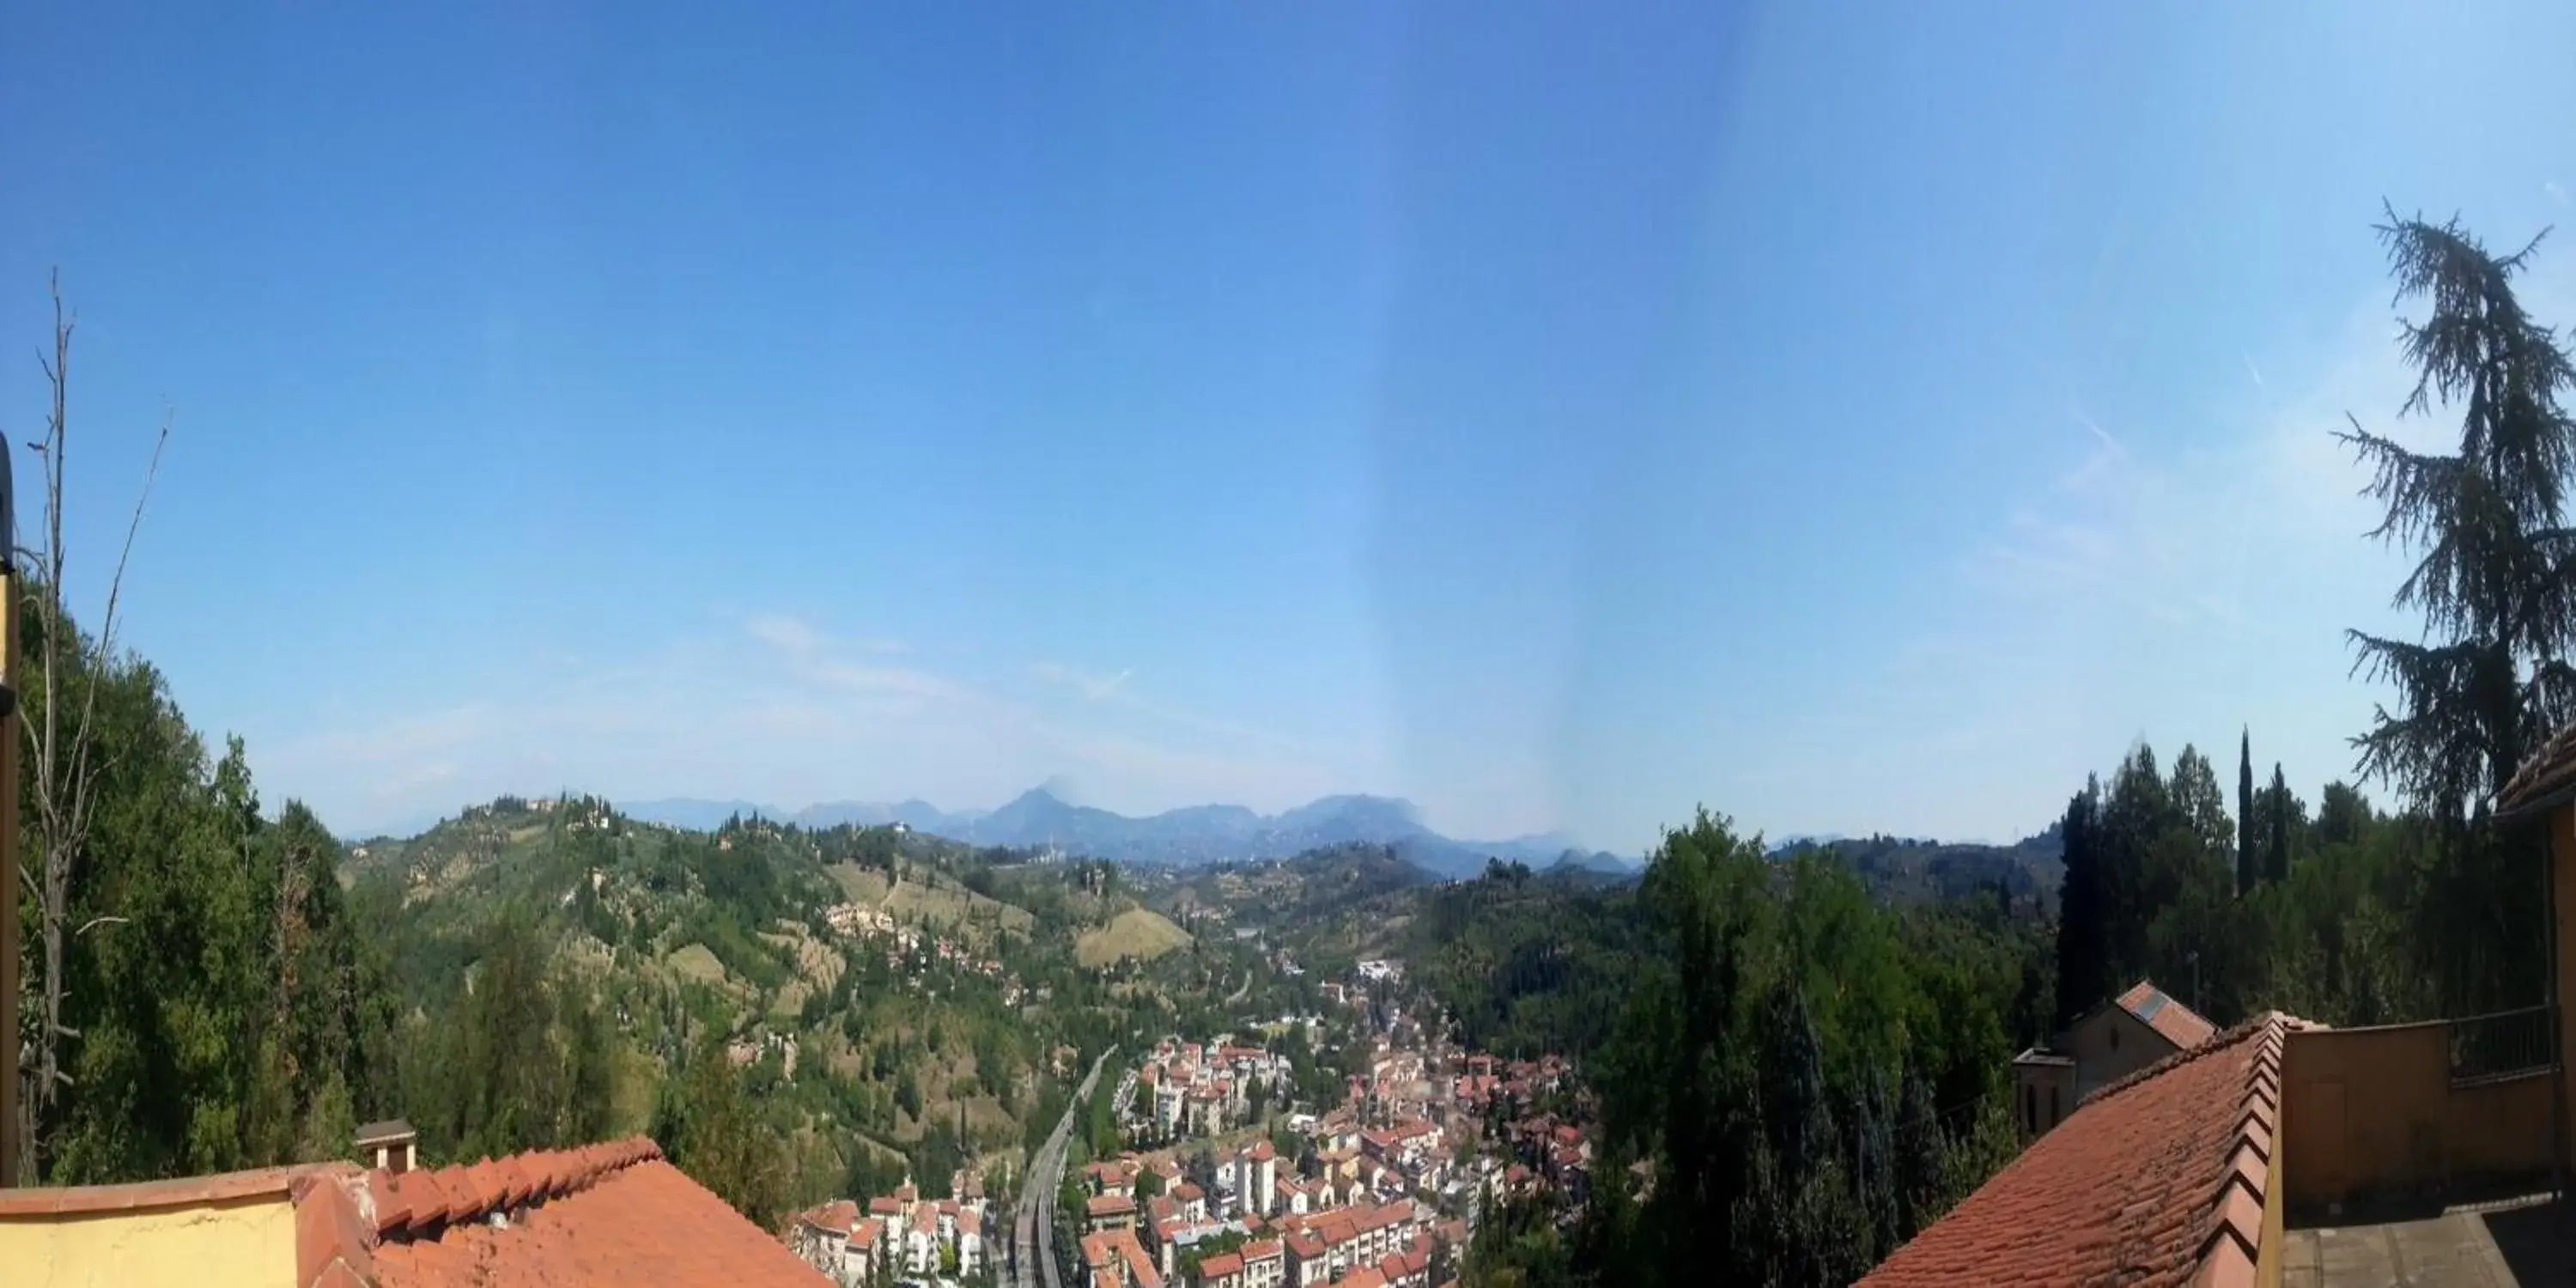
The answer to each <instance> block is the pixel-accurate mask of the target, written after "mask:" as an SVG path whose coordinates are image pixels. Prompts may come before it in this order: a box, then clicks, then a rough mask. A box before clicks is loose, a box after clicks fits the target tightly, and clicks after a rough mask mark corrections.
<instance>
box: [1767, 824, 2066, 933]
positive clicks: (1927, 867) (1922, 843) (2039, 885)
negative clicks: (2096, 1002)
mask: <svg viewBox="0 0 2576 1288" xmlns="http://www.w3.org/2000/svg"><path fill="white" fill-rule="evenodd" d="M1808 853H1830V854H1832V855H1834V856H1835V857H1837V858H1839V859H1840V860H1841V861H1842V862H1843V863H1845V864H1847V865H1848V866H1849V867H1850V868H1851V870H1852V871H1853V872H1854V873H1856V874H1858V875H1859V877H1860V879H1861V881H1862V882H1863V883H1864V884H1866V885H1867V886H1868V887H1869V889H1870V891H1871V893H1873V894H1875V895H1877V896H1878V897H1879V898H1882V899H1885V900H1887V901H1889V902H1891V903H1899V904H1906V905H1914V906H1920V905H1924V904H1932V903H1939V902H1942V901H1945V900H1960V899H1969V898H1981V897H1982V898H1993V897H1994V891H1995V889H1996V887H1997V886H1998V885H2000V886H2001V887H2002V888H2003V889H2004V890H2005V891H2006V892H2008V893H2009V894H2010V895H2011V897H2012V902H2013V903H2014V904H2015V905H2017V906H2018V905H2028V906H2030V907H2032V908H2036V909H2039V910H2041V911H2044V912H2048V913H2052V914H2053V913H2054V912H2055V911H2056V909H2057V888H2058V885H2059V883H2060V882H2062V881H2063V880H2064V879H2065V876H2066V843H2065V840H2064V837H2063V836H2062V834H2061V833H2060V831H2059V825H2058V824H2054V823H2052V824H2050V825H2049V827H2048V829H2047V830H2046V831H2044V832H2041V833H2040V834H2038V835H2037V836H2031V837H2026V838H2024V839H2022V840H2020V841H2016V842H2014V843H2013V844H2011V845H1978V844H1956V843H1949V844H1945V843H1943V842H1940V841H1934V840H1924V839H1918V838H1914V837H1900V836H1870V837H1838V838H1835V839H1833V840H1813V841H1811V840H1799V841H1792V842H1790V843H1788V844H1786V845H1783V846H1780V847H1779V848H1777V849H1774V850H1773V851H1772V852H1771V855H1772V857H1773V858H1774V859H1775V860H1784V859H1789V858H1794V857H1796V856H1798V855H1801V854H1808Z"/></svg>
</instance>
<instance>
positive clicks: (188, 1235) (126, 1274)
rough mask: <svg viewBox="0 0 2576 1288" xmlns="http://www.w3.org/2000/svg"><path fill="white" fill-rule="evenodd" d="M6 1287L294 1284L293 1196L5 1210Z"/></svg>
mask: <svg viewBox="0 0 2576 1288" xmlns="http://www.w3.org/2000/svg"><path fill="white" fill-rule="evenodd" d="M0 1281H5V1282H6V1283H7V1284H8V1288H112V1286H114V1285H128V1284H130V1285H134V1286H135V1288H146V1286H147V1285H158V1284H186V1285H190V1288H286V1286H288V1285H291V1284H293V1283H294V1281H295V1205H294V1204H292V1203H289V1202H288V1201H287V1199H286V1196H285V1195H283V1194H277V1195H270V1196H266V1197H262V1198H257V1199H244V1200H239V1201H236V1202H232V1203H211V1204H198V1205H193V1206H188V1207H178V1208H163V1209H157V1210H150V1211H139V1212H138V1211H129V1212H113V1213H103V1214H99V1215H94V1216H48V1217H12V1218H7V1219H0Z"/></svg>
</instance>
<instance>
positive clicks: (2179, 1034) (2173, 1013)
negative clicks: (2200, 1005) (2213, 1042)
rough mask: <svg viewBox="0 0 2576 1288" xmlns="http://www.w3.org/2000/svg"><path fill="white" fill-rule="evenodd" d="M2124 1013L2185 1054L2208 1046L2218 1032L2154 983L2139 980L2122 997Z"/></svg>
mask: <svg viewBox="0 0 2576 1288" xmlns="http://www.w3.org/2000/svg"><path fill="white" fill-rule="evenodd" d="M2120 1009H2121V1010H2124V1011H2127V1012H2128V1013H2129V1014H2131V1015H2134V1016H2136V1017H2138V1022H2139V1023H2140V1024H2144V1025H2146V1026H2147V1027H2148V1028H2151V1029H2154V1030H2155V1031H2156V1032H2157V1033H2158V1034H2160V1035H2162V1036H2163V1038H2164V1040H2165V1041H2167V1042H2171V1043H2173V1044H2174V1046H2175V1047H2176V1048H2177V1049H2179V1050H2183V1051H2188V1050H2190V1049H2192V1048H2193V1047H2196V1046H2199V1045H2200V1044H2201V1043H2203V1042H2207V1041H2208V1040H2209V1039H2210V1038H2211V1037H2212V1036H2213V1035H2215V1034H2216V1033H2217V1032H2218V1026H2217V1025H2215V1024H2212V1023H2210V1022H2209V1021H2207V1020H2204V1019H2202V1018H2201V1017H2200V1013H2199V1012H2198V1011H2195V1010H2193V1009H2191V1008H2190V1007H2188V1006H2185V1005H2183V1004H2182V1003H2180V1002H2177V1001H2175V1000H2173V999H2172V998H2171V997H2168V996H2166V995H2165V991H2164V990H2163V989H2160V988H2158V987H2156V985H2155V981H2153V980H2144V979H2142V980H2139V981H2138V982H2137V983H2135V984H2132V985H2130V986H2129V991H2128V992H2125V993H2122V994H2120Z"/></svg>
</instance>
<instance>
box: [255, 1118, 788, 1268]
mask: <svg viewBox="0 0 2576 1288" xmlns="http://www.w3.org/2000/svg"><path fill="white" fill-rule="evenodd" d="M365 1189H366V1191H367V1195H368V1197H369V1198H371V1199H372V1206H373V1209H374V1224H375V1227H376V1228H375V1232H374V1233H375V1236H376V1239H377V1243H376V1245H375V1247H374V1248H373V1253H372V1259H373V1262H374V1266H373V1274H372V1275H371V1276H367V1277H368V1278H369V1279H370V1281H371V1282H373V1283H374V1284H376V1285H378V1288H443V1286H445V1285H451V1284H454V1285H464V1284H474V1285H491V1286H492V1288H505V1286H507V1285H517V1284H529V1285H535V1284H546V1285H555V1286H558V1288H560V1286H563V1285H572V1286H575V1288H578V1286H580V1285H591V1284H597V1285H608V1284H629V1283H663V1284H691V1283H696V1284H709V1285H713V1284H725V1285H737V1284H780V1285H788V1284H792V1285H797V1288H810V1286H812V1285H817V1284H823V1283H827V1282H829V1281H828V1280H826V1279H825V1278H824V1277H823V1276H822V1274H821V1273H820V1272H819V1271H816V1270H815V1269H814V1268H813V1267H811V1266H809V1265H806V1264H805V1263H804V1262H803V1261H801V1260H799V1259H798V1258H797V1256H796V1254H794V1253H792V1252H790V1251H788V1250H787V1248H786V1247H785V1245H783V1244H781V1243H779V1242H778V1241H777V1240H776V1239H773V1238H771V1237H770V1236H769V1235H768V1233H766V1232H765V1231H763V1230H762V1229H761V1228H760V1227H759V1226H757V1225H754V1224H752V1223H751V1222H750V1221H748V1220H745V1219H744V1218H743V1217H742V1216H741V1215H740V1214H739V1213H737V1212H735V1211H734V1210H733V1209H732V1208H730V1207H727V1206H725V1204H724V1201H723V1200H721V1199H718V1198H717V1197H716V1196H715V1195H713V1194H711V1193H709V1192H708V1191H707V1190H706V1188H705V1187H703V1186H701V1185H699V1184H698V1183H697V1182H695V1181H693V1180H690V1179H689V1178H688V1177H687V1176H685V1175H683V1174H681V1172H680V1170H679V1169H678V1168H675V1167H673V1166H671V1165H670V1164H669V1163H666V1162H664V1161H662V1151H661V1150H660V1149H659V1148H657V1147H656V1146H655V1145H654V1144H653V1142H652V1141H650V1140H646V1139H644V1138H642V1137H637V1138H635V1139H633V1140H626V1141H617V1142H613V1143H610V1144H605V1145H592V1146H588V1147H585V1148H581V1149H569V1150H552V1151H540V1152H536V1153H528V1154H516V1155H512V1156H511V1157H509V1158H505V1159H500V1160H497V1161H495V1160H486V1161H484V1162H481V1163H476V1164H474V1165H472V1166H470V1167H448V1168H441V1169H439V1170H438V1171H436V1172H421V1171H414V1172H405V1173H403V1174H401V1175H399V1176H390V1175H387V1174H386V1173H383V1172H376V1173H372V1174H370V1175H368V1176H367V1177H366V1178H365ZM531 1200H541V1201H536V1202H531ZM836 1206H837V1205H836ZM300 1215H301V1214H300V1213H299V1218H300ZM495 1218H498V1223H497V1224H496V1221H495ZM362 1273H363V1271H362Z"/></svg>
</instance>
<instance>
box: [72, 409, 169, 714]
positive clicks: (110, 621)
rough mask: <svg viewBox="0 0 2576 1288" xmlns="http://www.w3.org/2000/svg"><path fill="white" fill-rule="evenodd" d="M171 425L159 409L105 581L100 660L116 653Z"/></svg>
mask: <svg viewBox="0 0 2576 1288" xmlns="http://www.w3.org/2000/svg"><path fill="white" fill-rule="evenodd" d="M170 422H171V411H170V409H169V408H167V407H164V408H162V409H161V432H160V434H159V435H158V436H156V437H155V438H154V439H153V440H152V463H151V464H150V465H148V466H146V467H144V471H143V491H142V493H141V494H139V495H137V496H136V497H135V498H134V513H133V515H132V516H130V517H128V518H127V519H126V521H125V544H124V545H123V546H120V547H118V548H117V552H116V574H115V575H114V576H112V577H110V578H108V582H107V615H106V616H105V617H104V618H101V619H100V621H99V627H98V653H99V657H100V658H101V659H106V658H109V657H113V656H114V655H115V652H116V603H117V599H118V597H119V596H120V595H121V594H122V593H123V592H124V589H125V565H126V563H127V562H128V561H129V560H131V559H133V558H134V534H135V532H136V531H137V530H139V529H140V528H142V526H143V506H144V503H145V502H147V501H150V500H151V499H152V483H153V480H155V479H158V478H159V477H161V453H162V451H163V450H164V449H166V448H167V447H169V446H170ZM97 691H98V690H96V689H95V688H93V689H91V690H90V692H91V693H93V694H95V693H96V692H97Z"/></svg>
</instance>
